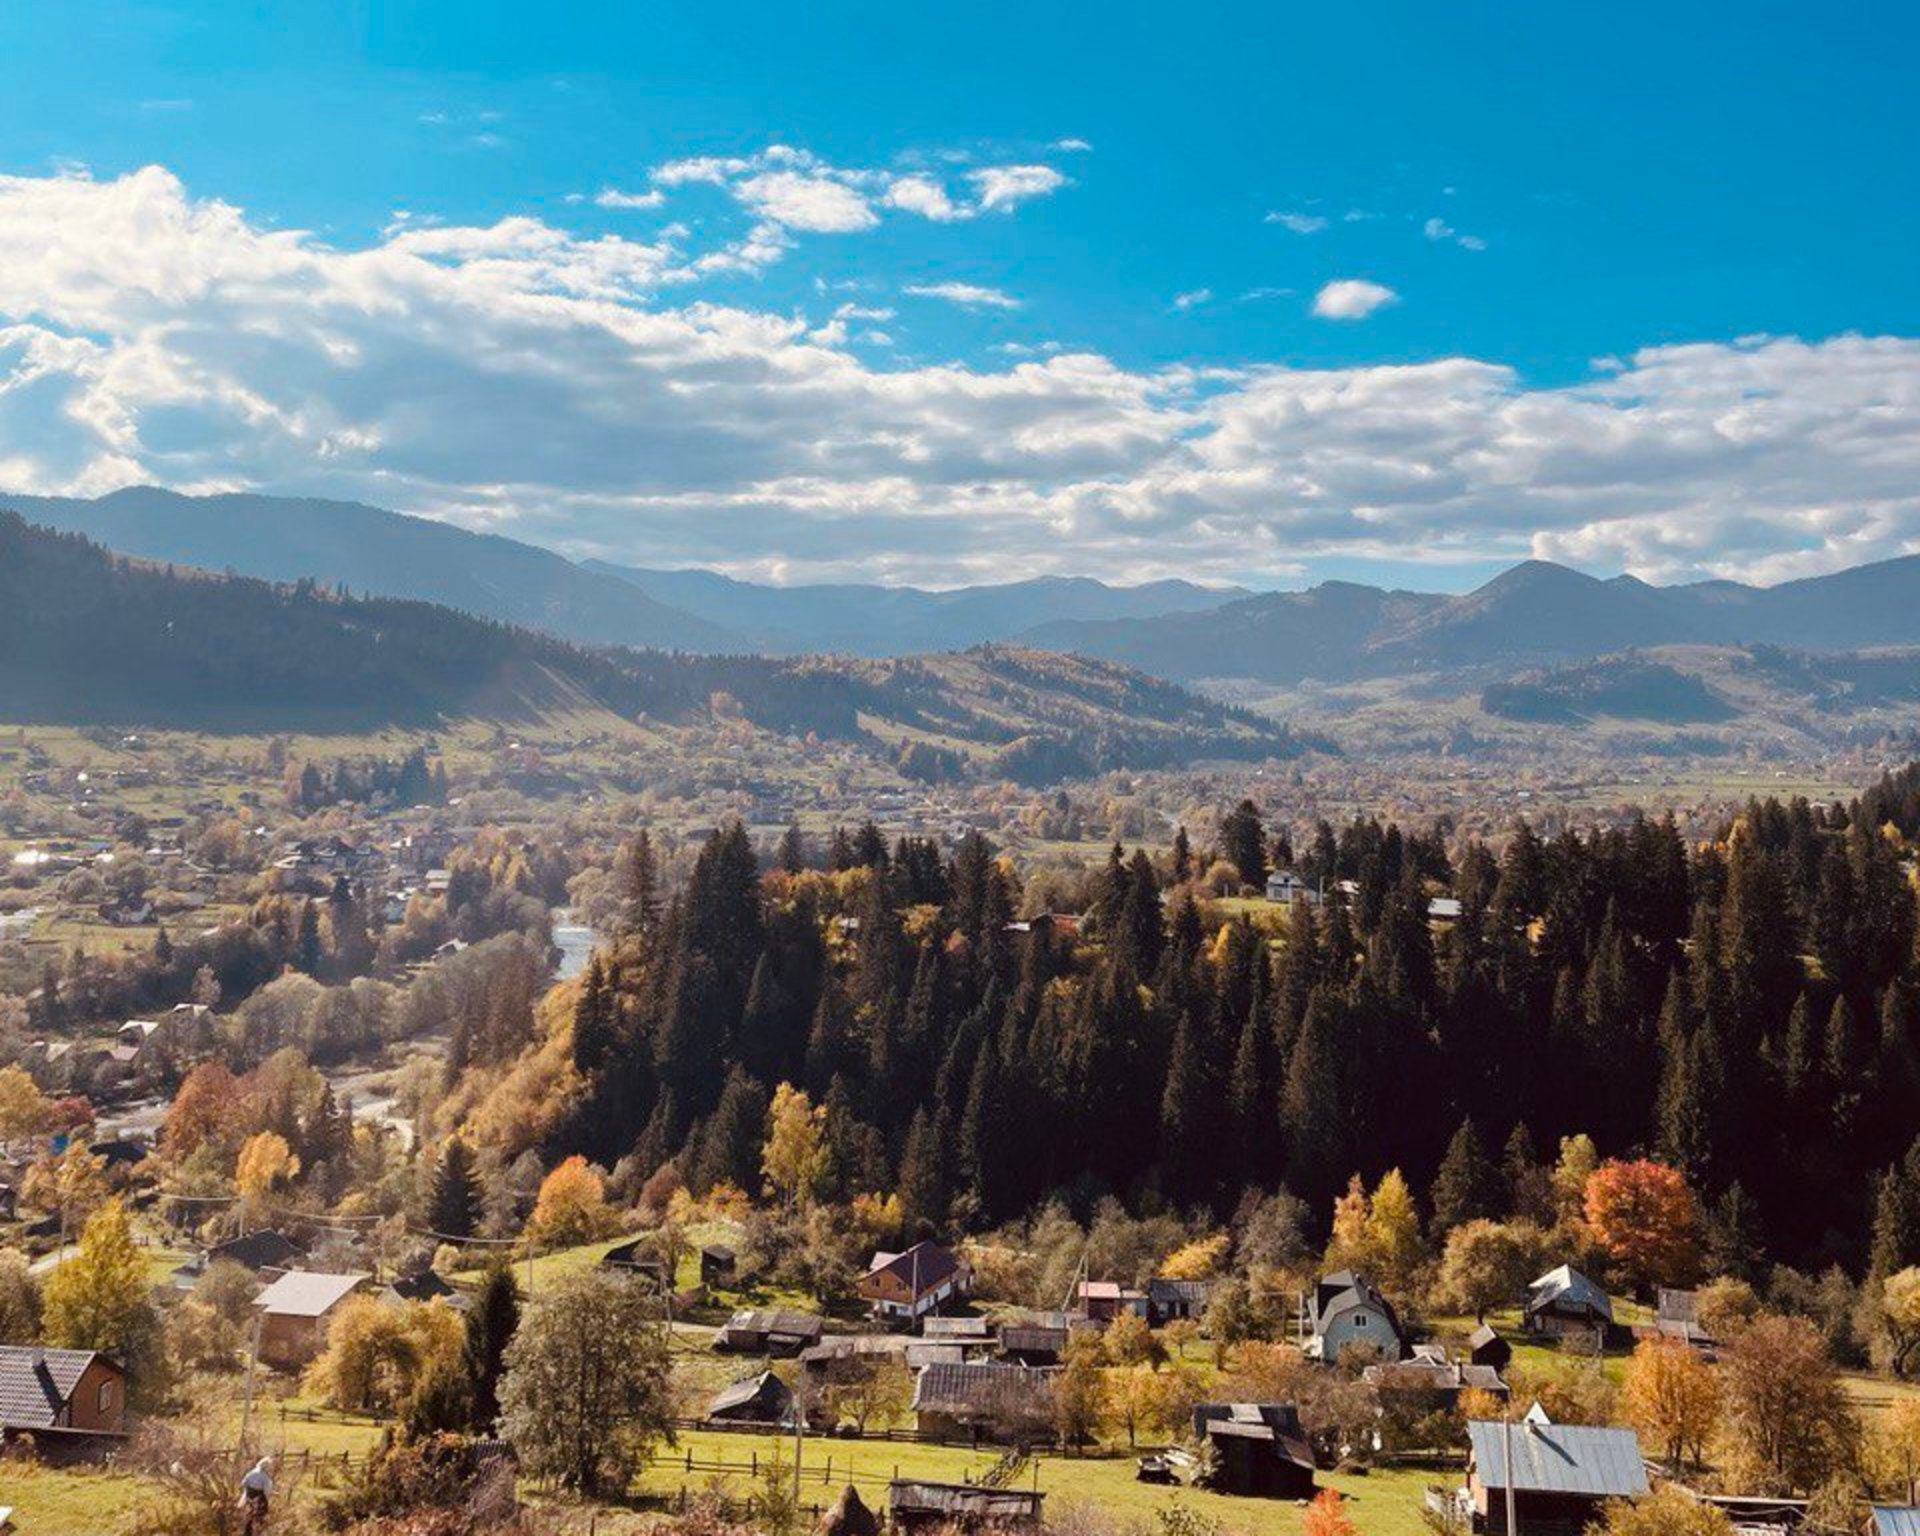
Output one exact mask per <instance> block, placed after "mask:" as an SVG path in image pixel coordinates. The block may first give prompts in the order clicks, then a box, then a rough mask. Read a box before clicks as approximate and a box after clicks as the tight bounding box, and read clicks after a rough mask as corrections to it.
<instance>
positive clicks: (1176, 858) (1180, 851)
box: [1173, 822, 1193, 885]
mask: <svg viewBox="0 0 1920 1536" xmlns="http://www.w3.org/2000/svg"><path fill="white" fill-rule="evenodd" d="M1192 878H1193V844H1192V842H1190V841H1189V840H1188V838H1187V826H1186V823H1185V822H1182V823H1181V824H1180V825H1179V826H1178V827H1177V828H1175V829H1174V834H1173V883H1174V884H1175V885H1185V884H1186V883H1187V881H1188V880H1190V879H1192Z"/></svg>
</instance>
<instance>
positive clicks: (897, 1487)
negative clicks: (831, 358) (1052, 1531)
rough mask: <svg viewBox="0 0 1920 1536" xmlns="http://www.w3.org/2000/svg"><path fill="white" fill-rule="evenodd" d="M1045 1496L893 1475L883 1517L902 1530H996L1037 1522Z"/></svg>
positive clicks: (979, 1484)
mask: <svg viewBox="0 0 1920 1536" xmlns="http://www.w3.org/2000/svg"><path fill="white" fill-rule="evenodd" d="M1045 1498H1046V1495H1045V1494H1044V1493H1040V1492H1038V1491H1037V1490H1035V1489H1032V1488H989V1487H987V1486H985V1485H984V1484H981V1483H928V1482H922V1481H920V1480H918V1479H907V1478H895V1479H894V1480H893V1481H892V1482H891V1483H889V1484H888V1485H887V1516H888V1518H889V1519H890V1520H891V1521H892V1522H893V1524H894V1526H895V1527H897V1528H898V1529H900V1530H903V1531H915V1530H961V1531H977V1530H980V1529H982V1528H992V1529H995V1530H997V1529H1000V1528H1001V1527H1004V1526H1010V1525H1038V1524H1039V1523H1040V1503H1041V1501H1042V1500H1043V1499H1045Z"/></svg>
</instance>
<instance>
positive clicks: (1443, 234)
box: [1420, 218, 1487, 251]
mask: <svg viewBox="0 0 1920 1536" xmlns="http://www.w3.org/2000/svg"><path fill="white" fill-rule="evenodd" d="M1420 233H1421V234H1423V235H1425V236H1426V237H1427V238H1428V239H1429V240H1448V241H1451V242H1452V243H1453V244H1455V245H1457V246H1459V247H1460V248H1461V249H1463V250H1468V251H1484V250H1485V249H1486V248H1487V242H1486V241H1484V240H1482V239H1481V238H1480V237H1479V236H1478V235H1463V234H1461V233H1460V231H1459V230H1457V229H1455V228H1454V227H1453V226H1452V225H1451V224H1449V223H1448V222H1447V221H1446V220H1445V219H1440V218H1433V219H1428V220H1427V222H1426V223H1425V224H1423V225H1421V226H1420Z"/></svg>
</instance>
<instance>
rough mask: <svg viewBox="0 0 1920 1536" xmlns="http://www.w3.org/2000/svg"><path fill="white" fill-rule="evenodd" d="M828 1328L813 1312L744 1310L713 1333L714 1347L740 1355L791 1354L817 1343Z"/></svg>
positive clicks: (735, 1314) (790, 1355)
mask: <svg viewBox="0 0 1920 1536" xmlns="http://www.w3.org/2000/svg"><path fill="white" fill-rule="evenodd" d="M825 1327H826V1324H825V1323H824V1322H823V1321H822V1320H821V1319H820V1318H818V1317H815V1316H814V1315H813V1314H812V1313H811V1312H786V1311H756V1310H748V1309H743V1310H741V1311H739V1312H736V1313H734V1314H733V1316H732V1317H730V1318H728V1319H727V1321H726V1323H725V1324H724V1325H723V1326H722V1327H721V1329H720V1331H719V1332H718V1333H716V1334H715V1335H714V1336H713V1347H714V1348H715V1349H717V1350H720V1351H722V1352H730V1353H733V1354H740V1355H782V1356H788V1357H792V1356H795V1355H798V1354H799V1353H800V1352H801V1351H802V1350H805V1349H809V1348H811V1347H812V1346H813V1345H815V1344H818V1343H819V1342H820V1334H821V1332H822V1330H823V1329H824V1328H825Z"/></svg>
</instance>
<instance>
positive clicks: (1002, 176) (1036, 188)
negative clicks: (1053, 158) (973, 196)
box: [967, 165, 1067, 212]
mask: <svg viewBox="0 0 1920 1536" xmlns="http://www.w3.org/2000/svg"><path fill="white" fill-rule="evenodd" d="M967 180H969V181H971V182H972V183H973V184H974V186H975V187H977V188H978V189H979V196H980V206H981V207H982V208H983V209H986V210H988V211H989V212H990V211H992V210H994V209H997V208H1013V207H1015V206H1016V205H1017V204H1020V203H1024V202H1026V201H1027V200H1028V199H1029V198H1034V197H1045V196H1046V195H1047V194H1048V193H1050V192H1056V191H1058V190H1059V189H1060V188H1061V187H1064V186H1065V185H1066V184H1067V178H1066V177H1064V176H1062V175H1061V174H1060V173H1059V172H1058V171H1056V170H1055V169H1054V168H1053V167H1052V166H1050V165H989V166H985V167H983V168H982V169H980V170H977V171H969V172H967Z"/></svg>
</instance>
